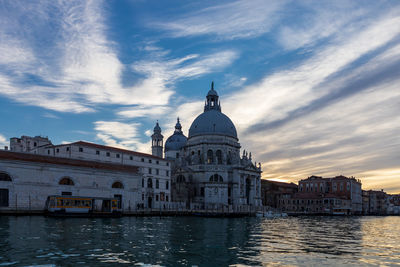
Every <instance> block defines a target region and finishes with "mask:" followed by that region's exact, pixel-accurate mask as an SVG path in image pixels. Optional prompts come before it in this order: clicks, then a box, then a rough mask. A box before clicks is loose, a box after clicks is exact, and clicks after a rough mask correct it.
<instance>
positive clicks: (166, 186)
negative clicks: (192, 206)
mask: <svg viewBox="0 0 400 267" xmlns="http://www.w3.org/2000/svg"><path fill="white" fill-rule="evenodd" d="M165 189H167V190H168V189H169V181H167V182H166V183H165Z"/></svg>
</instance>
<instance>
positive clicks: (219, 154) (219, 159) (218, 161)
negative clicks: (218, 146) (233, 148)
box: [216, 150, 222, 164]
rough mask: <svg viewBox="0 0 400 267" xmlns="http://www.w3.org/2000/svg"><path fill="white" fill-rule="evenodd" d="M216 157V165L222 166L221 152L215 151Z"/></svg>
mask: <svg viewBox="0 0 400 267" xmlns="http://www.w3.org/2000/svg"><path fill="white" fill-rule="evenodd" d="M216 156H217V164H222V151H221V150H217V153H216Z"/></svg>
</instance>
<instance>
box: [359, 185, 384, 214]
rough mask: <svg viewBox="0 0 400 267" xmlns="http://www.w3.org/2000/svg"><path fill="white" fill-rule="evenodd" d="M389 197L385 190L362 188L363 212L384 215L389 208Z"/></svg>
mask: <svg viewBox="0 0 400 267" xmlns="http://www.w3.org/2000/svg"><path fill="white" fill-rule="evenodd" d="M389 203H390V202H389V197H388V195H387V194H386V192H384V191H383V189H382V190H381V191H375V190H368V191H367V190H363V214H364V215H386V214H388V209H389Z"/></svg>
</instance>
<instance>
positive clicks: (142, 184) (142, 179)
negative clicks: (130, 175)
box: [142, 178, 144, 187]
mask: <svg viewBox="0 0 400 267" xmlns="http://www.w3.org/2000/svg"><path fill="white" fill-rule="evenodd" d="M142 187H144V178H142Z"/></svg>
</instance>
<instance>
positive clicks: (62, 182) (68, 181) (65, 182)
mask: <svg viewBox="0 0 400 267" xmlns="http://www.w3.org/2000/svg"><path fill="white" fill-rule="evenodd" d="M58 184H60V185H75V184H74V181H72V180H71V178H69V177H64V178H62V179H61V180H60V182H58Z"/></svg>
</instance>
